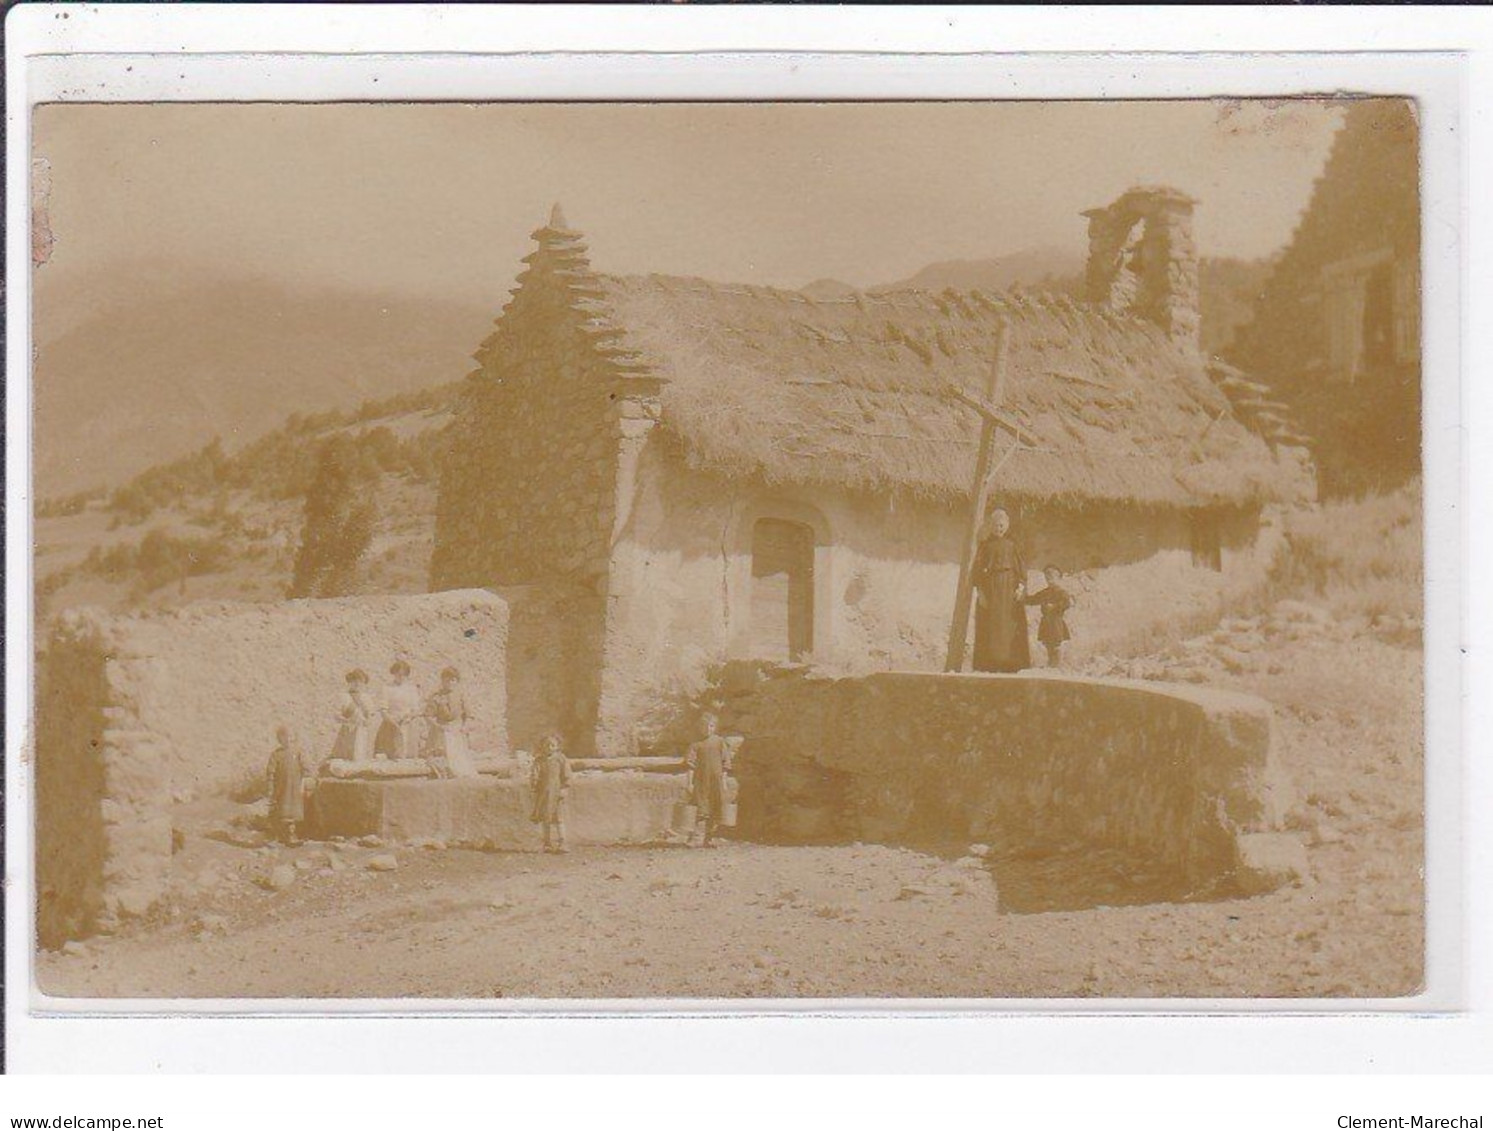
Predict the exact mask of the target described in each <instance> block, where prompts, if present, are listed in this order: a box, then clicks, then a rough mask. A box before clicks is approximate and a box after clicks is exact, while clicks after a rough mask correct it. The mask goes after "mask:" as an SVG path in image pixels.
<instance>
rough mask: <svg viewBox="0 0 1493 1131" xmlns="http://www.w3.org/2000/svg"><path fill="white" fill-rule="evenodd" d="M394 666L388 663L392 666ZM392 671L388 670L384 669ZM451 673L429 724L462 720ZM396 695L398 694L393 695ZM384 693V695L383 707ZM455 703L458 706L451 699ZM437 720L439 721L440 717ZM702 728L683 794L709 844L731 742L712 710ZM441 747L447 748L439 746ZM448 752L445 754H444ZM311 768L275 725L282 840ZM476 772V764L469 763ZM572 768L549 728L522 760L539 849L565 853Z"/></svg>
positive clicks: (271, 776) (272, 779)
mask: <svg viewBox="0 0 1493 1131" xmlns="http://www.w3.org/2000/svg"><path fill="white" fill-rule="evenodd" d="M399 667H400V665H399V664H396V665H395V668H399ZM390 670H391V674H395V669H390ZM448 673H450V674H451V675H453V676H454V675H455V672H454V671H453V670H452V669H449V668H448V669H447V671H446V672H443V673H442V690H441V691H440V692H437V693H436V695H435V696H432V697H431V702H432V703H436V702H437V699H438V697H441V696H443V695H444V698H440V699H439V703H438V704H437V705H436V706H435V707H428V708H427V711H426V714H425V717H427V718H429V719H430V720H431V722H432V725H433V727H435V728H439V727H443V726H454V725H455V724H456V721H457V720H459V721H460V722H461V724H462V725H463V726H464V725H465V722H466V713H465V712H466V707H465V703H459V695H452V694H450V692H451V691H452V690H453V689H454V688H455V684H456V681H455V680H450V681H448V680H447V679H446V676H447V674H448ZM362 674H363V673H361V672H349V673H348V684H349V687H348V698H349V700H351V701H352V706H353V708H354V710H356V711H358V712H362V711H363V705H361V704H360V703H359V700H360V699H361V698H362V697H363V691H362V688H363V686H364V683H365V681H366V676H364V678H363V680H358V681H354V680H353V678H352V677H353V676H354V675H362ZM408 676H409V668H408V665H404V669H403V677H404V679H407V678H408ZM396 686H404V683H403V680H402V679H400V678H399V676H398V675H397V674H396ZM400 698H402V696H401V697H400ZM387 703H388V697H386V706H387ZM458 703H459V706H458ZM346 711H347V704H344V715H343V717H344V723H343V726H344V727H346V726H347V725H348V721H347V717H346ZM443 719H444V720H445V721H444V722H443V721H442V720H443ZM385 723H386V724H388V725H390V726H391V727H397V725H398V724H397V723H391V722H390V720H389V719H388V718H387V717H386V718H385ZM701 727H702V730H703V734H702V737H701V739H700V741H698V742H695V743H692V744H691V745H690V747H689V749H688V750H687V751H686V754H685V765H686V767H687V768H688V770H689V775H690V781H689V797H690V802H691V804H693V805H694V806H695V811H696V822H697V823H696V829H695V833H696V834H697V838H698V843H699V844H700V845H701V847H707V848H708V847H710V845H711V844H712V843H713V842H714V838H715V836H716V834H717V832H718V830H719V828H720V825H721V823H722V820H723V818H724V817H725V815H726V810H727V804H728V790H727V785H726V780H727V775H728V773H729V771H730V768H731V748H730V746H728V745H727V743H726V741H725V739H723V738H721V737H720V735H718V734H717V733H716V727H717V720H716V717H715V715H714V714H711V713H708V712H707V713H706V714H705V715H704V716H703V718H702V720H701ZM343 740H344V732H343V730H339V732H338V743H339V746H340V744H341V743H342V742H343ZM447 749H448V750H449V747H447ZM446 757H447V758H449V753H448V754H447V755H446ZM468 764H470V758H468ZM315 773H316V768H315V766H313V765H312V764H311V763H310V762H309V761H308V760H307V758H306V755H305V751H304V750H303V749H302V747H301V746H300V744H299V743H298V742H296V741H295V737H294V735H293V734H292V733H291V730H290V728H289V727H286V726H280V727H277V728H276V730H275V749H274V751H273V752H271V754H270V759H269V765H268V766H267V767H266V771H265V776H266V779H267V784H268V793H269V811H270V820H271V822H272V824H273V825H274V826H275V832H276V834H277V835H278V837H279V838H280V839H281V840H284V841H285V842H286V843H289V844H296V843H299V842H298V841H297V839H296V826H297V825H299V824H300V822H301V821H303V820H304V819H305V815H306V795H307V794H308V793H309V792H310V791H311V788H312V786H313V784H314V782H315ZM472 773H474V774H475V773H476V769H475V768H473V769H472ZM572 774H573V771H572V769H571V766H570V759H569V758H567V757H566V755H565V746H564V742H563V740H562V739H561V737H560V735H559V734H556V733H551V734H548V735H546V736H545V737H544V739H543V740H542V741H541V742H540V744H539V754H538V756H537V757H536V758H535V759H534V761H533V764H532V765H531V766H530V767H529V789H530V792H531V794H532V795H533V805H532V807H531V808H530V811H529V818H530V820H532V821H533V822H534V823H535V824H536V825H539V826H540V829H541V831H542V834H543V836H544V851H545V852H552V853H564V852H569V851H570V849H569V848H568V847H567V846H566V844H565V801H566V798H567V797H568V796H569V794H570V783H571V777H572Z"/></svg>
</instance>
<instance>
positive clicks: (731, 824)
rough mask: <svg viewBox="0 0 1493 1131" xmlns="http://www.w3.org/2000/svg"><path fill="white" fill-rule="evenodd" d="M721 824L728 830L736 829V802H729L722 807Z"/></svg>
mask: <svg viewBox="0 0 1493 1131" xmlns="http://www.w3.org/2000/svg"><path fill="white" fill-rule="evenodd" d="M721 824H722V825H724V826H725V827H726V828H728V829H734V828H735V827H736V802H734V801H727V802H725V803H724V804H723V805H722V806H721Z"/></svg>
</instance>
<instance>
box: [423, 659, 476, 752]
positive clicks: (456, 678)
mask: <svg viewBox="0 0 1493 1131" xmlns="http://www.w3.org/2000/svg"><path fill="white" fill-rule="evenodd" d="M425 717H426V718H427V719H429V720H430V738H429V743H428V746H427V752H428V755H429V757H430V759H431V760H432V761H433V762H434V763H435V765H436V767H437V769H438V770H440V771H442V772H443V773H444V776H446V777H453V778H472V777H476V776H477V765H476V763H475V762H473V761H472V754H471V751H470V750H469V749H468V748H467V720H468V718H469V717H470V716H469V715H468V713H467V700H466V696H465V695H463V694H462V691H461V673H460V672H458V671H457V670H456V669H455V668H447V669H445V670H444V671H443V672H441V689H440V690H439V691H437V692H436V693H435V694H434V695H432V696H431V697H430V700H429V701H428V702H427V703H426V704H425Z"/></svg>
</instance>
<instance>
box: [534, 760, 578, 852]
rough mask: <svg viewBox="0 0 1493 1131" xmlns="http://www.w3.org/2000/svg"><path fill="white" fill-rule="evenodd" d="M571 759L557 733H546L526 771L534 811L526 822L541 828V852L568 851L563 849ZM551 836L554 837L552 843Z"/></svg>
mask: <svg viewBox="0 0 1493 1131" xmlns="http://www.w3.org/2000/svg"><path fill="white" fill-rule="evenodd" d="M570 773H571V771H570V759H569V758H567V757H565V750H564V747H563V746H562V744H561V742H560V736H559V735H558V734H547V735H545V736H544V741H543V742H542V743H541V744H540V747H539V757H538V758H536V759H534V765H533V768H532V769H530V771H529V785H530V786H531V787H532V788H533V791H534V808H533V810H532V811H531V812H530V814H529V819H530V820H532V821H533V822H534V823H535V824H536V825H542V826H543V827H544V851H546V852H569V851H570V849H568V848H566V847H565V813H564V808H563V806H564V802H565V795H566V794H567V793H569V792H570ZM551 833H553V834H554V840H553V843H552V842H551Z"/></svg>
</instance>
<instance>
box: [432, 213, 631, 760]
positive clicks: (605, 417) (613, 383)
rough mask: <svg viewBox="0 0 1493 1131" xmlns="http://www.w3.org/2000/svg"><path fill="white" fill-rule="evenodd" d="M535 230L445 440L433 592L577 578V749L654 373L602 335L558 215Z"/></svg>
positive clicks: (599, 311)
mask: <svg viewBox="0 0 1493 1131" xmlns="http://www.w3.org/2000/svg"><path fill="white" fill-rule="evenodd" d="M534 238H535V240H536V242H537V245H538V246H537V247H536V250H535V251H534V252H533V253H532V254H531V255H529V256H528V257H527V258H526V259H525V263H526V264H528V266H527V268H526V270H525V271H524V272H523V273H522V274H521V275H520V277H519V286H518V289H517V290H516V291H515V293H514V297H513V300H512V302H510V303H509V305H508V306H507V307H506V308H505V310H504V311H503V314H502V317H501V318H500V319H499V320H498V323H497V328H496V330H495V331H494V333H493V334H492V335H491V336H490V337H489V338H488V339H487V341H485V342H484V343H483V344H482V347H481V349H480V350H479V351H478V353H477V360H478V363H479V365H480V368H479V370H478V371H477V372H476V373H474V374H473V375H472V377H471V379H470V384H469V386H468V388H467V390H466V393H465V394H464V396H463V399H462V402H461V406H460V408H459V410H458V413H457V418H456V420H455V422H454V423H453V425H452V428H451V431H450V433H449V435H448V437H447V440H448V442H447V444H446V446H445V454H444V456H443V459H442V468H441V482H440V489H439V493H438V498H437V506H436V529H435V547H434V550H433V553H432V558H431V588H432V589H435V590H442V589H450V588H454V587H470V586H482V587H507V586H520V585H522V586H546V587H551V588H555V589H558V588H563V587H571V588H574V587H579V588H582V589H585V590H588V591H589V592H590V593H591V594H593V595H594V597H595V598H596V600H595V603H594V612H595V618H594V620H593V621H592V622H591V623H590V625H589V627H585V628H581V627H579V626H576V625H571V626H570V627H571V628H574V629H575V630H576V632H577V633H578V635H577V637H576V650H575V651H574V653H573V655H574V661H575V671H577V672H580V673H585V676H586V678H588V679H589V680H590V681H591V686H590V687H589V689H587V690H585V691H584V692H583V693H582V695H581V698H583V699H584V700H585V701H586V704H587V706H585V708H584V709H583V712H582V713H583V714H585V715H587V716H588V717H587V720H586V725H584V726H582V727H580V728H579V730H578V733H577V742H578V745H577V746H576V747H575V750H576V752H577V753H580V754H589V753H591V752H592V751H593V749H594V746H595V739H594V734H595V730H596V726H595V715H596V711H597V709H598V708H597V704H598V702H599V701H600V699H601V697H602V688H601V685H602V681H603V678H604V676H605V673H606V671H607V670H608V665H607V663H606V662H605V660H604V659H603V655H602V653H603V648H604V645H605V639H606V630H605V615H606V597H607V593H608V570H609V565H610V562H611V555H612V546H613V537H614V532H615V527H616V524H617V522H618V521H619V508H621V507H624V506H625V505H626V499H627V491H626V490H625V483H624V477H625V473H624V471H623V469H622V464H623V463H624V453H625V452H626V451H627V450H628V448H629V447H630V446H633V447H635V446H636V445H637V444H638V443H639V442H640V441H641V437H642V434H643V433H644V432H646V430H647V429H648V428H649V427H651V425H652V423H653V421H654V420H655V419H656V417H657V412H658V408H657V397H656V393H657V382H656V381H655V380H653V379H652V378H649V377H646V376H643V375H640V374H639V373H637V372H635V371H634V370H633V367H631V366H630V362H629V359H628V357H627V356H625V355H624V354H622V353H621V352H620V351H619V350H618V349H617V348H616V347H615V346H614V345H613V344H612V339H613V336H614V335H613V333H612V332H611V330H610V329H609V328H608V327H607V325H606V321H605V317H604V315H605V313H606V312H605V310H604V309H603V306H602V304H601V303H600V301H599V299H600V296H601V293H602V292H601V291H600V290H599V289H598V283H597V280H596V277H595V275H594V274H593V273H592V272H591V269H590V265H589V262H588V260H587V257H586V249H585V244H584V243H583V242H582V240H581V238H580V236H579V234H578V233H575V232H573V231H571V230H569V229H567V228H566V227H565V225H564V218H563V217H561V216H559V215H558V210H557V213H556V215H554V216H552V217H551V219H550V223H549V224H548V225H547V226H546V227H544V228H541V229H540V230H539V231H537V232H535V233H534ZM577 607H578V606H577Z"/></svg>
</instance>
